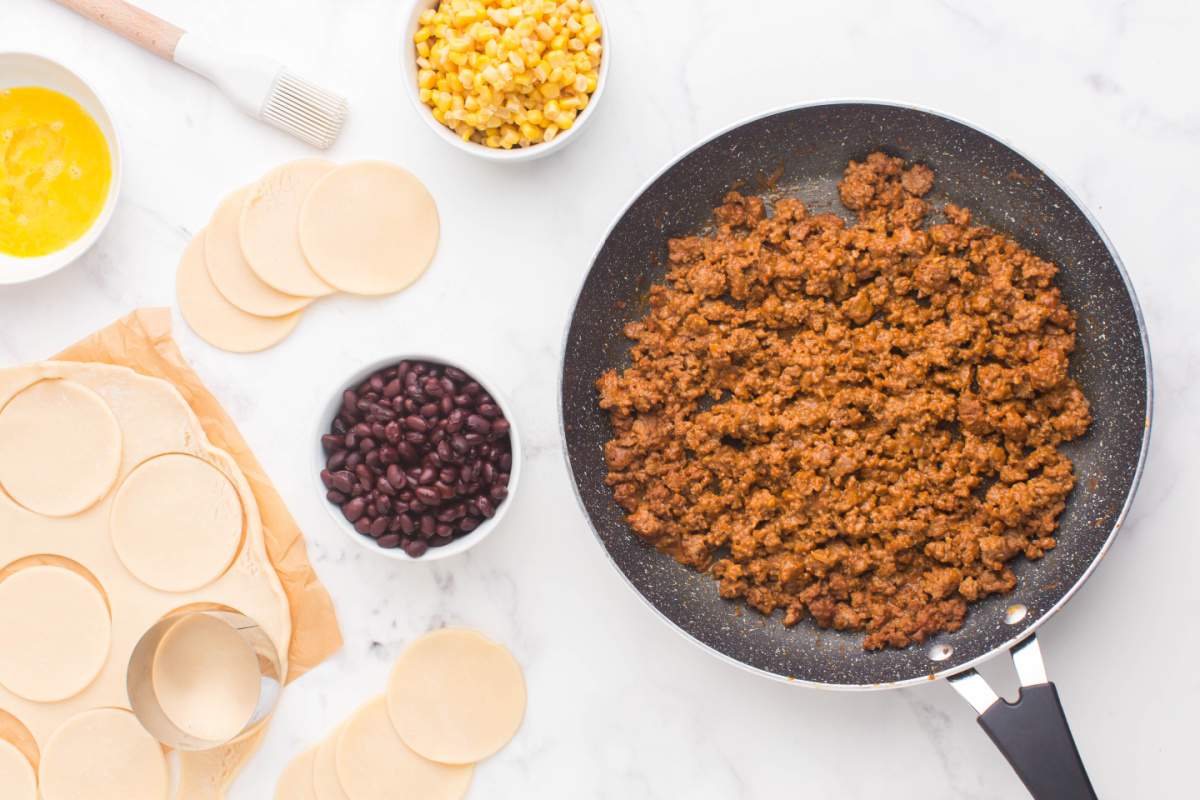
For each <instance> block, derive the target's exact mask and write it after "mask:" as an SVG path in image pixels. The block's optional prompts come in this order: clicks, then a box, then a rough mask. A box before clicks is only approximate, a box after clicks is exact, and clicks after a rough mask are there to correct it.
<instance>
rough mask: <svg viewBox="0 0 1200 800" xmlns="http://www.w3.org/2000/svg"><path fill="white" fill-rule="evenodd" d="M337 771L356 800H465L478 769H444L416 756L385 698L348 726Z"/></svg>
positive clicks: (339, 748)
mask: <svg viewBox="0 0 1200 800" xmlns="http://www.w3.org/2000/svg"><path fill="white" fill-rule="evenodd" d="M337 771H338V776H339V777H340V779H341V782H342V786H343V787H345V789H346V794H347V795H348V796H349V797H350V800H396V798H403V797H413V798H416V797H419V798H421V800H459V798H461V797H463V796H464V795H465V794H466V793H467V789H468V788H470V786H471V778H472V776H473V775H474V772H475V767H474V765H471V764H467V765H463V766H450V765H447V764H438V763H435V762H433V761H429V760H428V759H425V758H422V757H421V756H419V755H417V754H416V753H414V752H413V751H412V750H410V749H409V748H408V747H407V746H406V745H405V744H404V742H403V741H402V740H401V739H400V737H399V736H397V735H396V729H395V728H394V727H392V721H391V719H390V718H389V716H388V709H387V698H386V697H383V696H381V697H377V698H376V699H374V700H372V701H371V702H370V703H368V704H367V705H365V706H363V707H362V708H361V709H359V710H358V711H357V712H356V713H355V714H354V716H353V717H351V718H350V719H349V720H348V721H347V722H346V725H345V728H344V730H343V731H342V734H341V735H340V736H339V737H338V743H337Z"/></svg>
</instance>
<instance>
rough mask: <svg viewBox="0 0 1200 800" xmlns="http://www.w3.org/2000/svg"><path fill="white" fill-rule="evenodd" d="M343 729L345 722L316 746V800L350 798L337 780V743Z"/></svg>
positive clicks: (314, 767) (343, 799)
mask: <svg viewBox="0 0 1200 800" xmlns="http://www.w3.org/2000/svg"><path fill="white" fill-rule="evenodd" d="M345 729H346V726H345V724H342V725H341V726H340V727H339V728H338V729H337V730H335V731H334V732H333V733H331V734H329V738H327V739H326V740H325V741H323V742H321V744H320V746H318V747H317V754H316V755H315V756H314V757H313V792H314V793H315V794H316V795H317V800H350V798H349V796H348V795H347V794H346V790H345V789H343V788H342V782H341V781H340V780H338V771H337V743H338V739H340V738H341V736H342V731H343V730H345Z"/></svg>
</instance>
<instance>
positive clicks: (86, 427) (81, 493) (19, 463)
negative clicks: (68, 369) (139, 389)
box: [0, 380, 121, 517]
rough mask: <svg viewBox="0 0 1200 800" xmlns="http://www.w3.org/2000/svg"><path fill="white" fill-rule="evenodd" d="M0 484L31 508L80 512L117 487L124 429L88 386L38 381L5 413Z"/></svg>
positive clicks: (1, 415) (56, 513)
mask: <svg viewBox="0 0 1200 800" xmlns="http://www.w3.org/2000/svg"><path fill="white" fill-rule="evenodd" d="M0 443H2V446H0V486H2V487H3V488H4V490H5V491H6V492H8V495H9V497H11V498H12V499H14V500H16V501H17V502H18V503H20V504H21V505H23V506H25V507H26V508H28V509H29V510H30V511H34V512H37V513H39V514H45V515H46V516H50V517H66V516H70V515H72V514H78V513H79V512H80V511H83V510H84V509H87V508H89V507H90V506H92V505H93V504H95V503H96V501H98V500H99V499H100V498H101V497H103V496H104V494H105V493H106V492H108V490H109V489H110V488H111V487H112V484H113V481H114V480H116V477H117V469H118V468H119V467H120V465H121V430H120V428H119V427H117V421H116V419H115V418H114V417H113V414H112V411H110V410H109V408H108V406H106V405H105V404H104V401H103V400H101V399H100V398H99V397H98V396H97V395H96V393H95V392H93V391H91V390H89V389H88V388H87V387H86V386H81V385H80V384H78V383H74V382H72V381H64V380H46V381H38V382H37V383H34V384H32V385H31V386H28V387H26V388H25V389H23V390H22V391H20V392H18V393H17V394H16V395H15V396H13V397H12V398H10V399H9V400H8V402H7V403H5V404H4V406H3V410H2V411H0Z"/></svg>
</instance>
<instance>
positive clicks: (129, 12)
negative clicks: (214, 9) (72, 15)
mask: <svg viewBox="0 0 1200 800" xmlns="http://www.w3.org/2000/svg"><path fill="white" fill-rule="evenodd" d="M55 2H56V3H58V4H59V5H61V6H66V7H67V8H69V9H71V10H72V11H75V12H76V13H78V14H81V15H83V16H85V17H87V18H88V19H90V20H91V21H92V22H95V23H96V24H98V25H102V26H103V27H105V28H108V29H109V30H110V31H112V32H113V33H115V34H118V35H120V36H124V37H125V38H126V39H128V40H129V41H131V42H133V43H134V44H136V45H137V46H138V47H141V48H143V49H144V50H149V51H150V52H151V53H154V54H155V55H156V56H159V57H161V58H165V59H166V60H167V61H174V60H175V47H176V46H177V45H178V44H179V40H180V38H182V37H183V29H182V28H179V27H177V26H175V25H172V24H171V23H169V22H167V21H166V20H165V19H160V18H159V17H156V16H154V15H153V14H151V13H150V12H149V11H143V10H142V9H140V8H138V7H137V6H134V5H130V4H129V3H126V2H125V0H55Z"/></svg>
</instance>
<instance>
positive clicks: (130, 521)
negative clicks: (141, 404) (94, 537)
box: [110, 453, 244, 592]
mask: <svg viewBox="0 0 1200 800" xmlns="http://www.w3.org/2000/svg"><path fill="white" fill-rule="evenodd" d="M243 518H244V515H243V513H242V503H241V500H240V499H239V498H238V494H237V490H236V489H234V488H233V484H232V483H230V481H229V478H227V477H225V475H224V473H222V472H221V471H220V470H219V469H217V468H216V467H214V466H213V465H212V464H209V463H208V462H207V461H204V460H203V459H200V458H197V457H196V456H193V455H188V454H186V453H168V454H166V455H161V456H158V457H157V458H152V459H150V460H149V461H147V462H145V463H143V464H141V465H139V466H138V467H137V468H136V469H135V470H134V471H133V472H131V473H130V474H129V477H127V478H126V479H125V481H124V482H123V483H122V484H121V487H120V488H119V489H118V490H117V495H116V497H115V498H114V500H113V509H112V517H111V520H110V533H111V535H112V540H113V547H114V549H116V551H117V556H118V557H119V558H120V559H121V563H123V564H124V565H125V567H126V568H127V569H128V570H129V571H130V572H132V573H133V574H134V576H135V577H136V578H137V579H138V580H140V581H141V582H142V583H145V584H146V585H148V586H153V587H154V588H156V589H162V590H163V591H165V592H189V591H192V590H194V589H199V588H200V587H202V586H206V585H208V584H210V583H212V582H213V581H215V580H216V579H217V578H219V577H221V575H222V574H224V572H225V570H226V569H228V568H229V565H230V564H231V563H232V562H233V559H234V556H236V555H237V551H238V546H239V545H240V544H241V541H242V527H243Z"/></svg>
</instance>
